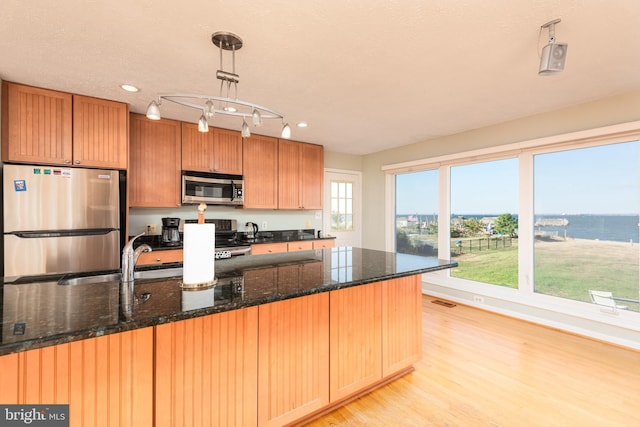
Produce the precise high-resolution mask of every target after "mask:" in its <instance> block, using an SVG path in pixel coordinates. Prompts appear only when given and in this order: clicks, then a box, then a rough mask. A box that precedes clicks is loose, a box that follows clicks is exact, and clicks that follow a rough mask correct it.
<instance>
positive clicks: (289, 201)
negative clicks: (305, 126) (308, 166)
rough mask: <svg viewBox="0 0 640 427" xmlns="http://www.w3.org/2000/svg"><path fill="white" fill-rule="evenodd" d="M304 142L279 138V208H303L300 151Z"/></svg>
mask: <svg viewBox="0 0 640 427" xmlns="http://www.w3.org/2000/svg"><path fill="white" fill-rule="evenodd" d="M301 147H302V144H300V143H299V142H295V141H288V140H285V139H280V140H278V208H279V209H302V201H301V199H300V192H301V188H302V180H301V176H300V167H301V164H300V160H301V157H300V153H301Z"/></svg>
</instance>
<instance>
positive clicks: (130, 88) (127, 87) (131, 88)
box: [120, 84, 140, 92]
mask: <svg viewBox="0 0 640 427" xmlns="http://www.w3.org/2000/svg"><path fill="white" fill-rule="evenodd" d="M120 87H121V88H122V89H123V90H126V91H127V92H140V89H138V88H137V87H135V86H134V85H127V84H124V85H120Z"/></svg>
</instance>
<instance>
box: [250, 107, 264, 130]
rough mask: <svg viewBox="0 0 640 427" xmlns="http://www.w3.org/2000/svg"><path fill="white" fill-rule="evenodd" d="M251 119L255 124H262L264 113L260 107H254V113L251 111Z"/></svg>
mask: <svg viewBox="0 0 640 427" xmlns="http://www.w3.org/2000/svg"><path fill="white" fill-rule="evenodd" d="M251 120H252V121H253V125H254V126H260V125H261V124H262V115H261V114H260V111H258V109H256V108H254V109H253V113H251Z"/></svg>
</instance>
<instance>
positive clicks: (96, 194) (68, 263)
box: [2, 164, 120, 277]
mask: <svg viewBox="0 0 640 427" xmlns="http://www.w3.org/2000/svg"><path fill="white" fill-rule="evenodd" d="M119 181H120V180H119V172H118V171H113V170H101V169H80V168H64V167H53V166H40V165H7V164H5V165H3V187H2V189H3V219H4V223H3V226H4V228H3V232H4V276H5V277H14V276H33V275H43V274H54V273H69V272H85V271H97V270H110V269H117V268H119V266H120V185H119Z"/></svg>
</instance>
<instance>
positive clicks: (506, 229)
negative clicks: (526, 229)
mask: <svg viewBox="0 0 640 427" xmlns="http://www.w3.org/2000/svg"><path fill="white" fill-rule="evenodd" d="M517 228H518V219H517V218H515V217H514V216H513V215H511V214H510V213H504V214H501V215H499V216H498V218H496V223H495V225H494V229H495V230H496V232H498V233H500V234H506V235H508V236H511V237H516V229H517Z"/></svg>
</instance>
